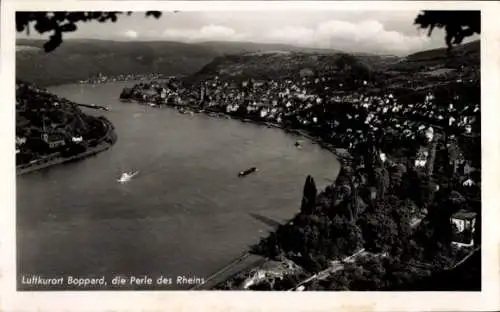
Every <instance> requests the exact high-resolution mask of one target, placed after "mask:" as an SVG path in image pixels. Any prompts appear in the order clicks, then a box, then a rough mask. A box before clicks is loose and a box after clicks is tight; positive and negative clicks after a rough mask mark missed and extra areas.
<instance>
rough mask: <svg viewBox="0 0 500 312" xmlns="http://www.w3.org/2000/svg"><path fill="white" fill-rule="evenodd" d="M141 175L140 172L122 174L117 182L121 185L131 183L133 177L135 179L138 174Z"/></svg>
mask: <svg viewBox="0 0 500 312" xmlns="http://www.w3.org/2000/svg"><path fill="white" fill-rule="evenodd" d="M138 173H139V171H134V172H130V173H128V172H124V173H122V176H121V177H120V178H119V179H118V180H116V181H117V182H119V183H127V182H129V181H130V180H131V179H132V178H133V177H135V176H136V175H137V174H138Z"/></svg>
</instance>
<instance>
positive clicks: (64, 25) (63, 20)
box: [16, 11, 161, 52]
mask: <svg viewBox="0 0 500 312" xmlns="http://www.w3.org/2000/svg"><path fill="white" fill-rule="evenodd" d="M122 14H126V15H131V14H132V12H117V11H114V12H16V29H17V31H18V32H23V31H26V32H27V33H28V34H29V33H30V25H31V24H32V23H33V24H34V29H35V30H36V31H37V32H38V33H39V34H44V33H47V32H52V33H53V34H52V35H51V36H50V37H49V40H48V41H47V42H46V43H45V44H44V46H43V48H44V50H45V52H51V51H53V50H55V49H56V48H57V47H59V46H60V45H61V43H62V42H63V33H65V32H74V31H76V30H77V29H78V27H77V23H79V22H92V21H98V22H99V23H105V22H108V21H112V22H113V23H114V22H116V21H117V20H118V17H119V16H120V15H122ZM145 14H146V16H154V17H155V18H159V17H160V16H161V12H158V11H148V12H146V13H145Z"/></svg>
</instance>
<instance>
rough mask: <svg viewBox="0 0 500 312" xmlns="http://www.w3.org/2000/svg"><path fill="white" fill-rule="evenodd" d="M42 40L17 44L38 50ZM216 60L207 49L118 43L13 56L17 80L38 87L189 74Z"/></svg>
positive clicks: (71, 44) (72, 44)
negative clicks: (156, 74)
mask: <svg viewBox="0 0 500 312" xmlns="http://www.w3.org/2000/svg"><path fill="white" fill-rule="evenodd" d="M43 43H44V41H41V40H18V42H17V44H18V45H22V46H24V47H41V46H42V45H43ZM216 56H218V54H217V53H216V52H214V51H213V50H212V49H210V48H205V47H203V46H193V45H189V44H183V43H178V42H141V43H137V42H117V41H101V40H67V41H65V42H64V44H62V45H61V46H60V47H59V48H58V49H56V50H55V51H53V52H52V53H45V52H43V50H41V49H38V50H34V49H26V48H24V49H23V50H18V51H17V53H16V70H17V78H18V79H22V80H25V81H29V82H32V83H36V84H38V85H40V86H48V85H55V84H62V83H68V82H76V81H79V80H82V79H87V78H89V77H93V76H97V75H98V74H99V73H102V74H105V75H107V76H115V75H119V74H128V73H131V74H145V73H151V72H161V73H164V74H166V75H183V74H190V73H192V72H195V71H197V70H199V69H200V68H201V67H203V66H204V65H205V64H207V63H208V62H210V61H211V60H212V59H213V58H214V57H216Z"/></svg>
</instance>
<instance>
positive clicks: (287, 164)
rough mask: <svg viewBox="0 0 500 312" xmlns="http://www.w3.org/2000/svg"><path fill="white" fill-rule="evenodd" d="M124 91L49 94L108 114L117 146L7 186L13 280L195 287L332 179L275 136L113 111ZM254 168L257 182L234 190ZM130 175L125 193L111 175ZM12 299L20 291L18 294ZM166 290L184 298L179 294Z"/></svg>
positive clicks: (173, 114)
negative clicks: (135, 279) (186, 283)
mask: <svg viewBox="0 0 500 312" xmlns="http://www.w3.org/2000/svg"><path fill="white" fill-rule="evenodd" d="M131 84H132V83H131V82H129V83H113V84H103V85H97V86H92V85H64V86H57V87H53V88H51V89H50V91H51V92H54V93H56V94H58V95H60V96H63V97H66V98H68V99H71V100H73V101H76V102H79V103H85V104H92V103H95V104H97V105H105V106H110V107H111V109H112V111H110V112H100V111H92V110H89V109H85V111H86V112H88V113H92V114H103V115H105V116H106V117H107V118H109V119H110V120H111V121H112V122H113V124H114V125H115V127H116V131H117V134H118V141H117V143H116V144H115V145H114V146H113V147H112V148H111V149H110V150H108V151H105V152H103V153H101V154H98V155H97V156H95V157H91V158H88V159H85V160H82V161H79V162H75V163H70V164H64V165H59V166H55V167H52V168H49V169H46V170H42V171H39V172H34V173H31V174H28V175H25V176H20V177H18V179H17V195H18V200H17V249H18V273H19V276H20V277H21V276H22V275H30V274H35V275H40V276H42V277H49V276H54V277H58V276H67V275H71V276H83V277H87V276H95V277H100V276H106V277H107V278H108V279H110V278H112V277H113V276H114V275H117V274H120V275H124V276H130V275H135V276H139V275H141V274H147V275H148V276H149V277H151V278H153V279H155V278H157V277H160V276H161V275H163V276H165V277H172V278H175V277H176V276H178V275H183V276H186V277H197V278H206V277H208V275H210V274H211V273H213V272H214V271H216V270H218V269H219V268H220V267H221V266H223V265H225V264H226V263H228V262H229V261H230V260H231V259H233V258H235V257H237V256H238V255H240V254H241V253H242V252H244V251H245V250H246V249H247V248H248V246H249V245H251V244H253V243H256V242H258V240H259V238H260V237H262V236H264V235H266V233H267V232H268V231H270V230H271V229H272V225H273V223H274V222H283V221H285V220H287V219H290V218H292V217H293V216H294V215H295V214H296V213H297V212H298V210H299V208H300V201H301V195H302V188H303V184H304V182H305V178H306V176H307V175H308V174H312V175H313V177H314V178H315V180H316V183H317V184H318V186H322V185H325V184H327V183H328V179H334V178H335V176H336V174H337V173H338V170H339V163H338V161H337V160H336V159H335V157H334V155H333V154H331V153H330V152H328V151H326V150H323V149H321V148H320V147H319V146H318V145H315V144H313V143H312V142H310V141H305V143H304V146H303V148H302V149H297V148H296V147H295V146H294V143H295V141H296V140H297V137H295V136H293V135H290V134H286V133H284V132H283V131H282V130H280V129H272V128H266V127H263V126H258V125H253V124H250V123H243V122H240V121H237V120H226V119H221V118H214V117H209V116H206V115H203V114H199V115H194V116H189V115H182V114H180V113H178V112H177V111H176V110H174V109H171V108H167V107H162V108H152V107H149V106H144V105H139V104H135V103H121V102H120V101H119V100H118V95H119V94H120V92H121V90H122V88H123V87H124V86H127V85H131ZM252 166H256V167H258V168H259V172H257V173H255V174H251V175H249V176H247V177H245V178H238V177H237V174H238V172H239V171H241V170H244V169H246V168H249V167H252ZM131 170H138V171H139V174H138V175H137V176H136V177H135V178H134V179H132V180H131V181H130V182H129V183H126V184H120V183H117V182H116V179H118V178H119V177H120V175H121V173H122V172H124V171H131ZM18 286H19V288H20V289H23V288H25V287H27V286H26V285H24V286H23V285H18ZM170 287H174V288H183V287H181V286H179V285H175V283H174V285H172V286H170Z"/></svg>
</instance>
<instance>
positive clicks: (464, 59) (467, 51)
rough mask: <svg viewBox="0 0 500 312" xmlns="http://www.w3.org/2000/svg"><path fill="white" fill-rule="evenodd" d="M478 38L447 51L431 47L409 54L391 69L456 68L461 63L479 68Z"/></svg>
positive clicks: (479, 48)
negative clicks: (430, 48)
mask: <svg viewBox="0 0 500 312" xmlns="http://www.w3.org/2000/svg"><path fill="white" fill-rule="evenodd" d="M480 43H481V42H480V41H479V40H476V41H472V42H469V43H465V44H463V45H460V46H456V47H454V48H453V50H452V51H451V52H450V53H448V52H447V49H446V48H441V49H432V50H426V51H421V52H417V53H413V54H410V55H408V56H406V57H405V58H403V59H402V60H401V61H400V62H398V63H395V64H394V65H393V66H391V69H392V70H399V71H415V70H422V69H426V68H427V69H428V68H429V67H436V68H452V69H457V68H459V67H460V66H461V65H464V66H468V67H475V68H479V65H480V60H481V44H480Z"/></svg>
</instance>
